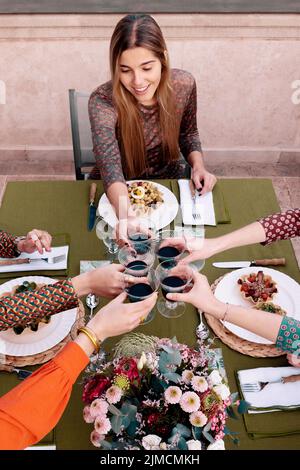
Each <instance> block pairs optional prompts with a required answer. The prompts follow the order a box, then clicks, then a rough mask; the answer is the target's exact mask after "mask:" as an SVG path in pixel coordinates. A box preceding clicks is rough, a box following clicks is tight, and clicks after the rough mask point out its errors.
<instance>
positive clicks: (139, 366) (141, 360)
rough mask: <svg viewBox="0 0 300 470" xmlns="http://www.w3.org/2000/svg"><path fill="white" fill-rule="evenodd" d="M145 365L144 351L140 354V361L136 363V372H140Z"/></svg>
mask: <svg viewBox="0 0 300 470" xmlns="http://www.w3.org/2000/svg"><path fill="white" fill-rule="evenodd" d="M145 364H147V357H146V354H145V353H144V351H143V352H142V355H141V357H140V360H139V362H138V363H137V368H138V370H142V369H143V367H144V365H145Z"/></svg>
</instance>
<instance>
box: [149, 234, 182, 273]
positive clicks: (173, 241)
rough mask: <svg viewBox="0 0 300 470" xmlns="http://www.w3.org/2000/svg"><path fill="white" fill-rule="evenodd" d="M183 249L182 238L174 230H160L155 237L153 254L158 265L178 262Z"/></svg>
mask: <svg viewBox="0 0 300 470" xmlns="http://www.w3.org/2000/svg"><path fill="white" fill-rule="evenodd" d="M185 248H186V247H185V240H184V238H183V237H182V236H181V235H180V234H179V235H178V234H177V232H176V231H174V230H160V231H159V232H158V233H157V235H156V247H155V254H156V256H157V258H158V261H159V263H162V262H164V261H167V260H170V261H172V260H175V261H178V260H179V259H180V258H181V257H182V256H183V253H184V252H185ZM171 265H172V263H171Z"/></svg>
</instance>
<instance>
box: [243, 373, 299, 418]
mask: <svg viewBox="0 0 300 470" xmlns="http://www.w3.org/2000/svg"><path fill="white" fill-rule="evenodd" d="M297 374H300V368H297V367H259V368H256V369H245V370H239V371H238V372H237V376H238V380H239V383H240V389H241V391H242V394H243V396H244V398H245V400H246V401H248V402H249V403H250V404H251V408H252V409H249V413H265V412H270V411H278V410H282V409H283V410H284V409H287V410H288V409H293V408H300V380H298V381H297V382H289V383H269V384H268V385H267V386H266V387H265V388H263V389H262V390H261V391H260V392H245V391H243V384H245V383H253V382H257V381H260V382H269V381H270V382H272V381H276V380H280V379H281V378H282V377H287V376H290V375H297ZM253 408H256V409H253Z"/></svg>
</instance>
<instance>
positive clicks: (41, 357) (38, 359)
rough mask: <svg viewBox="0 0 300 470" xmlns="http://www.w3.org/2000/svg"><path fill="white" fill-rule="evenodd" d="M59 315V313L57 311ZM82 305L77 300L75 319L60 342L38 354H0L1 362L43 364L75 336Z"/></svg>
mask: <svg viewBox="0 0 300 470" xmlns="http://www.w3.org/2000/svg"><path fill="white" fill-rule="evenodd" d="M58 315H59V313H58ZM84 315H85V312H84V306H83V303H82V302H81V300H79V306H78V308H77V315H76V320H75V322H74V323H73V326H72V328H71V331H70V333H69V334H68V335H67V336H66V337H65V338H64V339H63V340H62V341H60V343H58V344H56V345H55V346H53V348H51V349H47V350H46V351H43V352H41V353H39V354H33V355H31V356H8V355H6V356H4V355H1V363H2V364H3V365H7V366H15V367H23V366H33V365H36V364H43V363H44V362H47V361H49V360H50V359H52V358H53V357H54V356H56V355H57V354H58V353H59V351H60V350H61V349H62V348H63V347H64V346H65V345H66V344H67V343H68V342H69V341H72V340H73V339H75V338H76V336H77V329H78V328H80V327H81V326H83V325H84Z"/></svg>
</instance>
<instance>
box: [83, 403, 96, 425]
mask: <svg viewBox="0 0 300 470" xmlns="http://www.w3.org/2000/svg"><path fill="white" fill-rule="evenodd" d="M83 419H84V421H85V422H86V423H93V422H94V421H95V417H94V416H92V415H91V413H90V407H89V406H85V407H84V408H83Z"/></svg>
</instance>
